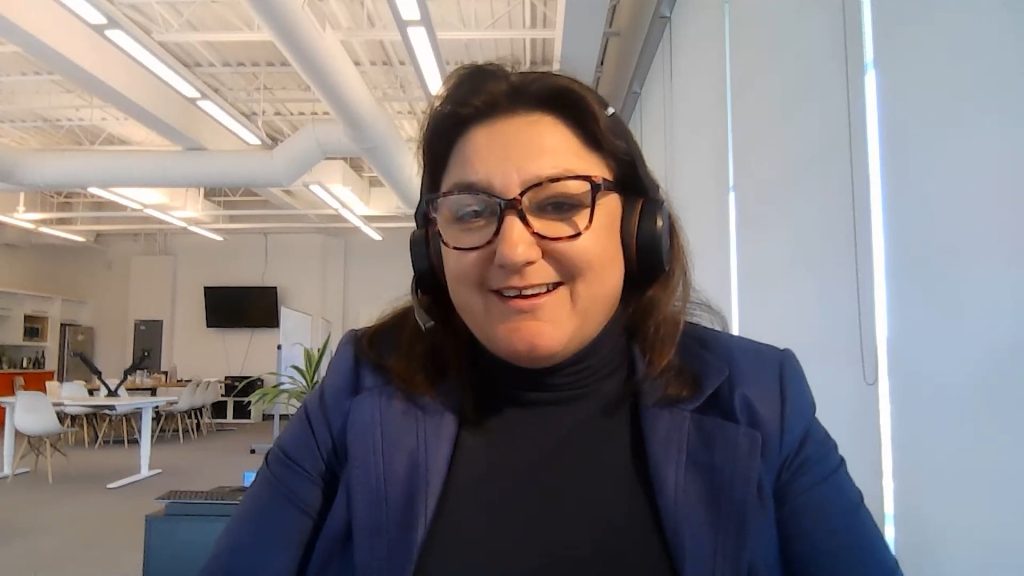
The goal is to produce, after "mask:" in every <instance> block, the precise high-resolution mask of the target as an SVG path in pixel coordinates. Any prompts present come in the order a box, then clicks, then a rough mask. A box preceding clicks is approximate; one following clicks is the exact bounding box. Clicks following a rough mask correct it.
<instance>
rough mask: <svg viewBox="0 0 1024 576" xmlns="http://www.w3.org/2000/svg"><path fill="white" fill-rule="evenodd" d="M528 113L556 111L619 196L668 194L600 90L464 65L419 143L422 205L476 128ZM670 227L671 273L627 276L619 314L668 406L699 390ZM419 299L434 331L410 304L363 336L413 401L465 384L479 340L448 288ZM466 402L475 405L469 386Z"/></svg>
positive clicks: (677, 243) (369, 352) (679, 254)
mask: <svg viewBox="0 0 1024 576" xmlns="http://www.w3.org/2000/svg"><path fill="white" fill-rule="evenodd" d="M524 112H541V113H545V114H550V115H552V116H554V117H556V118H558V119H559V120H561V121H562V122H564V123H565V124H566V125H568V126H569V127H570V128H572V129H573V130H574V131H575V132H576V134H577V136H578V137H579V138H580V139H581V140H582V141H583V142H584V143H585V144H586V145H587V146H588V147H590V148H591V149H592V150H594V151H595V152H597V153H598V154H600V155H601V156H602V157H603V158H604V159H605V161H606V162H607V163H608V165H609V166H610V167H611V169H612V175H613V178H614V180H615V182H616V184H617V185H618V188H619V191H620V194H623V195H626V196H641V197H660V191H659V188H658V184H657V182H656V181H655V179H654V177H653V176H652V175H651V172H650V170H649V169H648V167H647V164H646V162H645V161H644V159H643V155H642V154H641V153H640V149H639V146H638V145H637V143H636V141H635V140H634V138H633V136H632V134H631V133H630V131H629V128H628V127H627V126H626V124H625V122H624V121H623V120H622V119H621V118H619V117H617V116H616V115H615V114H609V108H608V103H607V102H605V101H604V99H603V98H602V97H601V96H600V95H599V94H598V93H597V92H596V91H594V90H593V89H592V88H590V87H589V86H587V85H585V84H583V83H581V82H578V81H576V80H574V79H572V78H569V77H567V76H562V75H559V74H555V73H549V72H513V71H511V70H508V69H507V68H505V67H502V66H500V65H497V64H475V65H467V66H463V67H461V68H459V69H457V70H455V71H454V72H452V73H451V75H449V77H448V80H447V82H446V86H445V89H444V91H443V92H442V94H441V95H440V96H439V98H438V100H437V101H436V102H435V104H434V106H433V108H432V110H431V111H430V114H429V116H428V117H427V120H426V123H425V124H424V128H423V134H422V138H421V140H420V152H421V156H422V158H421V159H422V167H423V179H422V182H421V187H420V205H421V207H422V205H423V201H424V198H427V197H429V196H430V195H433V194H437V193H439V192H440V185H441V179H442V178H443V176H444V172H445V170H446V169H447V167H448V160H449V157H450V156H451V153H452V150H453V149H454V148H455V145H456V143H457V142H458V141H459V139H460V138H462V136H463V135H465V133H466V132H467V131H469V130H470V129H471V128H473V127H474V126H476V125H478V124H480V123H482V122H484V121H487V120H490V119H494V118H497V117H501V116H507V115H511V114H516V113H524ZM669 225H670V235H671V249H672V258H671V265H670V268H669V271H668V273H667V274H665V275H664V276H662V277H661V278H660V279H659V280H658V281H657V282H656V283H655V284H654V285H653V286H651V287H648V288H646V289H644V290H640V289H637V288H636V287H634V286H632V285H631V282H630V278H629V277H628V274H627V278H626V287H625V289H624V292H623V296H622V302H621V307H622V309H623V311H624V312H625V314H626V330H627V333H628V336H629V338H630V340H631V342H632V343H633V344H634V345H636V346H637V347H638V348H639V349H640V351H641V353H642V355H643V359H644V364H645V366H644V368H645V374H644V375H643V376H644V377H645V379H646V380H649V381H651V382H653V383H655V384H656V385H658V386H660V392H661V396H662V398H664V399H683V398H686V397H688V396H689V395H690V394H692V392H693V382H692V378H691V377H690V375H689V374H688V373H687V371H686V370H685V369H684V367H682V366H680V365H679V363H678V362H677V360H676V345H677V342H678V339H679V335H680V333H681V331H682V329H683V325H684V322H685V317H686V309H687V305H688V304H689V299H690V275H689V268H688V265H687V262H686V257H685V250H684V248H683V240H682V236H681V234H680V233H679V226H678V224H677V222H676V220H675V218H674V217H673V218H672V220H671V222H670V223H669ZM438 292H439V293H438V294H435V295H432V296H430V297H426V296H419V297H418V298H419V304H420V305H421V306H422V307H423V308H424V309H426V310H429V313H430V316H431V318H432V319H433V320H434V322H435V325H434V327H433V328H431V329H430V330H428V331H423V330H421V329H420V327H419V325H418V324H417V322H416V319H415V316H414V311H413V307H412V304H411V303H409V304H406V305H404V306H402V307H400V308H398V309H397V310H395V311H393V312H391V313H390V314H388V315H386V316H385V317H383V318H382V319H381V320H379V321H378V322H377V323H376V324H374V325H372V326H370V327H368V328H366V329H365V330H363V331H362V332H361V334H360V337H359V344H358V348H357V352H358V354H359V355H360V356H361V357H362V358H363V359H365V360H367V361H369V362H370V363H372V364H373V365H375V366H376V367H377V368H379V369H381V370H382V371H383V372H384V373H385V374H386V375H388V376H389V377H390V378H391V380H392V381H393V383H394V385H395V386H397V387H398V388H399V389H401V390H403V391H406V392H408V393H410V394H413V395H436V394H437V393H438V391H439V387H440V386H443V385H444V384H445V383H448V382H451V383H453V384H456V385H457V386H458V385H460V383H463V382H464V381H465V380H466V379H463V378H461V376H463V375H464V374H465V371H466V370H467V364H468V362H469V360H470V358H469V355H470V354H472V346H471V344H472V342H473V337H472V335H471V334H470V333H469V330H468V328H467V327H466V326H465V324H464V323H463V322H462V320H461V318H459V316H458V314H457V313H456V312H455V309H454V306H453V304H452V302H451V299H450V298H449V297H448V294H447V291H446V290H439V291H438ZM462 386H463V388H462V390H461V396H460V398H461V399H462V400H467V398H466V396H467V395H468V396H469V398H468V399H469V400H471V398H472V389H471V388H469V387H468V385H465V384H462Z"/></svg>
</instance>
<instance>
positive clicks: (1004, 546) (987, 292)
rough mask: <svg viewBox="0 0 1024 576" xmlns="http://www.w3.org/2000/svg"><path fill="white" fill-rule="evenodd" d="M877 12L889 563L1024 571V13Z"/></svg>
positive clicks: (886, 6)
mask: <svg viewBox="0 0 1024 576" xmlns="http://www.w3.org/2000/svg"><path fill="white" fill-rule="evenodd" d="M873 4H874V14H875V18H874V32H875V63H876V68H877V71H878V97H879V102H878V107H879V114H880V119H881V122H880V124H881V161H882V162H881V164H882V182H883V190H884V194H885V204H884V206H885V221H886V226H885V228H886V242H887V255H888V268H889V274H888V279H889V281H888V286H889V319H890V364H891V369H890V375H891V381H892V402H893V409H892V412H893V440H894V446H895V451H894V460H895V478H896V518H895V521H896V549H897V553H898V554H899V557H900V558H901V561H902V563H903V566H904V568H905V569H906V572H907V574H928V575H933V576H945V575H951V576H952V575H961V574H984V575H986V576H1010V575H1017V574H1024V556H1022V555H1021V547H1020V544H1021V542H1022V541H1024V530H1022V528H1021V520H1020V519H1021V518H1024V491H1022V490H1021V478H1022V477H1024V474H1022V472H1024V467H1022V464H1021V460H1020V455H1021V437H1022V436H1021V427H1020V424H1019V420H1020V410H1021V406H1024V354H1022V352H1024V332H1022V330H1021V320H1022V319H1024V297H1022V295H1024V256H1022V254H1024V232H1022V229H1021V223H1020V221H1021V217H1022V215H1024V194H1022V191H1021V183H1022V182H1024V163H1022V162H1021V159H1022V152H1024V146H1022V144H1021V135H1022V134H1024V108H1022V103H1024V3H1021V2H1010V1H999V0H972V1H971V2H954V1H950V0H945V1H934V0H933V1H927V2H926V1H922V0H885V1H884V2H883V1H876V2H874V3H873Z"/></svg>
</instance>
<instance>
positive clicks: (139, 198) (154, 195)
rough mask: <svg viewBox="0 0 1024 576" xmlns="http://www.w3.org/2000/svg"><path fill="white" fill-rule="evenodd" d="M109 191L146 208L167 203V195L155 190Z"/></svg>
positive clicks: (112, 189)
mask: <svg viewBox="0 0 1024 576" xmlns="http://www.w3.org/2000/svg"><path fill="white" fill-rule="evenodd" d="M110 190H111V191H113V192H115V193H117V194H119V195H121V196H124V197H127V198H131V199H132V200H134V201H136V202H138V203H140V204H145V205H146V206H152V205H153V204H167V202H168V198H167V195H166V194H164V193H163V192H161V191H160V190H157V189H156V188H111V189H110Z"/></svg>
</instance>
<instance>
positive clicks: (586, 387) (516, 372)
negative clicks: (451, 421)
mask: <svg viewBox="0 0 1024 576" xmlns="http://www.w3.org/2000/svg"><path fill="white" fill-rule="evenodd" d="M478 346H479V348H480V354H479V356H478V358H479V360H478V362H477V369H478V371H477V386H479V387H480V388H481V389H480V390H479V392H480V394H481V397H484V398H490V399H491V400H495V401H498V402H499V403H501V404H505V403H512V404H549V403H560V402H563V401H568V400H572V399H574V398H578V397H581V396H588V395H589V392H591V391H594V390H598V389H613V390H617V389H620V387H621V386H623V385H624V384H625V382H626V379H627V378H628V375H629V365H630V347H629V341H628V338H627V337H626V329H625V319H624V318H623V314H622V313H621V312H616V313H615V314H614V315H613V316H612V318H611V319H610V320H609V321H608V323H607V324H606V325H605V327H604V328H603V329H602V330H601V331H600V332H599V333H598V334H597V336H595V337H594V339H593V340H591V341H590V343H588V344H587V345H586V346H584V347H583V348H582V349H580V350H579V351H578V352H576V353H575V354H573V355H572V356H570V357H569V358H567V359H565V360H563V361H562V362H559V363H558V364H555V365H553V366H548V367H546V368H523V367H521V366H517V365H515V364H512V363H510V362H507V361H505V360H502V359H501V358H498V357H497V356H495V355H494V354H492V353H491V352H490V351H488V350H486V349H485V348H484V347H483V346H482V345H479V344H478Z"/></svg>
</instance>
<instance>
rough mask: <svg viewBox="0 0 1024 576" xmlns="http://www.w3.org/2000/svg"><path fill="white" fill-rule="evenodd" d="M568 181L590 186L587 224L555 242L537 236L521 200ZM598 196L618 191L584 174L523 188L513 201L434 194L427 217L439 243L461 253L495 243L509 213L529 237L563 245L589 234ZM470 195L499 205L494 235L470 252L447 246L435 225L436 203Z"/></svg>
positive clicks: (456, 193) (610, 183) (455, 192)
mask: <svg viewBox="0 0 1024 576" xmlns="http://www.w3.org/2000/svg"><path fill="white" fill-rule="evenodd" d="M569 180H575V181H577V182H586V183H588V184H590V215H589V217H588V218H587V224H586V225H585V226H584V227H583V228H582V229H580V230H579V231H578V232H576V233H574V234H572V235H570V236H559V237H557V238H552V237H550V236H545V235H544V234H541V233H540V232H537V231H536V230H535V229H534V228H533V225H532V224H530V218H529V216H527V215H526V211H525V210H523V196H526V194H527V193H529V192H530V191H531V190H535V189H537V188H540V187H541V186H544V185H546V184H557V183H558V182H566V181H569ZM601 192H612V193H618V192H619V189H618V187H617V185H616V183H615V181H614V180H610V179H608V178H605V177H604V176H590V175H585V174H574V175H570V176H555V177H552V178H546V179H544V180H541V181H540V182H535V183H533V184H531V185H529V186H527V187H526V188H524V189H523V190H521V191H520V192H519V194H516V195H515V196H513V197H512V198H502V197H501V196H498V195H496V194H492V193H490V192H485V191H483V190H448V191H447V192H441V193H440V194H437V195H435V196H432V197H430V198H428V199H427V214H428V215H429V217H430V220H431V222H432V223H433V227H434V229H435V230H436V231H437V235H438V237H439V238H440V239H441V243H442V244H444V245H445V246H447V247H448V248H450V249H452V250H458V251H460V252H468V251H471V250H479V249H481V248H484V247H486V246H487V245H489V244H491V243H492V242H494V240H495V239H496V238H497V237H498V235H499V234H501V227H502V225H503V224H504V223H505V213H506V212H508V211H509V210H514V211H515V213H516V215H517V216H518V217H519V221H520V222H522V223H523V226H526V229H527V230H529V232H530V234H532V235H533V236H535V237H537V238H540V239H542V240H547V241H549V242H565V241H568V240H575V239H576V238H579V237H580V236H582V235H583V234H584V233H585V232H587V231H588V230H590V227H591V225H593V223H594V212H595V211H596V209H597V195H598V194H600V193H601ZM470 194H472V195H477V196H488V197H490V198H493V199H495V200H496V201H497V202H498V225H497V226H495V227H494V233H493V234H491V237H490V238H488V239H487V241H486V242H484V243H483V244H481V245H479V246H474V247H472V248H460V247H457V246H453V245H451V244H449V243H448V241H447V240H445V239H444V234H442V233H441V228H440V226H438V224H437V201H438V200H440V199H442V198H446V197H449V196H462V195H470Z"/></svg>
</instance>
